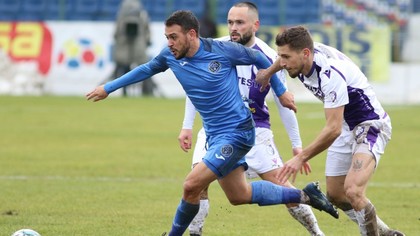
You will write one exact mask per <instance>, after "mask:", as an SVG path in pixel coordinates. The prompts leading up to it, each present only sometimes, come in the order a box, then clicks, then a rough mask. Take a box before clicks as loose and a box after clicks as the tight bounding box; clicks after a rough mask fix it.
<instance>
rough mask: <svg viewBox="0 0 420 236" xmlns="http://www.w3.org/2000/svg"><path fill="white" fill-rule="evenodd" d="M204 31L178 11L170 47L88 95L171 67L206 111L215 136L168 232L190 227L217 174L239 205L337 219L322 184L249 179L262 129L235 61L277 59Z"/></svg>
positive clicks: (95, 96)
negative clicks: (303, 207) (294, 208)
mask: <svg viewBox="0 0 420 236" xmlns="http://www.w3.org/2000/svg"><path fill="white" fill-rule="evenodd" d="M198 32H199V23H198V20H197V18H196V17H195V16H194V14H193V13H192V12H190V11H184V10H180V11H176V12H174V13H173V14H172V15H171V16H169V17H168V19H167V20H166V21H165V36H166V38H167V41H168V47H167V48H164V49H163V50H162V51H161V52H160V53H159V55H157V56H156V57H155V58H154V59H152V60H151V61H149V62H147V63H145V64H143V65H140V66H138V67H136V68H134V69H133V70H131V71H130V72H128V73H126V74H124V75H123V76H121V77H119V78H117V79H115V80H113V81H110V82H108V83H106V84H105V85H101V86H98V87H97V88H95V89H94V90H93V91H92V92H89V93H88V94H86V98H87V99H88V100H93V101H95V102H96V101H99V100H103V99H105V98H107V96H108V95H109V94H110V93H111V92H114V91H115V90H117V89H119V88H122V87H124V86H127V85H130V84H133V83H137V82H140V81H143V80H145V79H147V78H150V77H152V76H153V75H154V74H156V73H159V72H163V71H165V70H167V69H169V68H170V69H171V70H172V71H173V72H174V74H175V76H176V78H177V80H178V81H179V82H180V84H181V85H182V87H183V89H184V90H185V92H186V94H187V96H188V97H189V99H190V100H191V102H192V103H193V105H194V106H195V108H196V110H197V111H198V112H199V113H200V115H201V118H202V121H203V126H204V129H205V131H206V135H207V137H208V138H207V142H208V150H207V154H206V156H205V157H204V159H203V161H202V162H200V163H199V164H198V165H197V166H196V167H195V168H194V169H192V170H191V172H190V173H189V174H188V175H187V177H186V179H185V181H184V185H183V196H182V199H181V202H180V204H179V205H178V208H177V210H176V213H175V217H174V219H173V223H172V228H171V231H170V232H169V235H170V236H176V235H182V234H183V233H184V232H185V230H186V229H187V227H188V225H189V224H190V222H191V221H192V220H193V218H194V216H195V215H196V214H197V212H198V210H199V207H200V205H199V201H200V193H201V191H202V190H203V189H204V188H205V187H206V186H208V185H209V184H210V183H211V182H213V181H215V180H218V182H219V184H220V186H221V188H222V189H223V191H224V192H225V194H226V196H227V198H228V199H229V201H230V203H231V204H233V205H240V204H254V203H256V204H258V205H260V206H266V205H276V204H287V203H303V204H308V205H311V206H312V207H314V208H316V209H318V210H322V211H326V212H327V213H329V214H330V215H332V216H333V217H335V218H338V211H337V210H336V209H335V207H334V206H333V205H332V204H331V203H330V202H329V201H328V200H327V198H326V196H325V195H324V194H323V193H322V192H321V191H320V190H319V187H318V186H317V185H316V184H315V183H310V184H308V185H307V186H306V187H305V188H304V189H303V190H299V189H294V188H288V187H282V186H279V185H275V184H273V183H271V182H269V181H264V180H261V181H255V182H251V183H248V182H247V181H246V179H245V175H244V171H245V169H246V168H247V164H246V162H245V158H244V156H245V154H246V153H247V152H248V151H249V150H250V149H251V147H252V146H253V145H254V141H255V129H254V122H253V120H252V116H251V113H250V111H249V109H248V108H247V107H246V106H245V105H244V103H243V102H242V98H241V96H240V93H239V89H238V81H237V74H236V66H237V65H251V64H254V65H255V66H256V67H257V68H262V69H264V68H267V67H269V66H270V62H269V61H268V59H267V58H266V57H265V56H264V55H263V54H262V53H261V52H259V51H257V50H253V49H250V48H247V47H244V46H242V45H240V44H237V43H232V42H221V41H213V40H212V39H203V38H200V37H199V35H198ZM273 77H276V76H273ZM278 81H279V80H278V78H276V79H273V81H272V84H271V85H272V88H273V89H274V91H275V93H276V95H277V96H280V98H279V99H280V100H281V103H282V105H283V106H286V107H289V108H291V109H294V110H295V109H296V107H295V106H294V102H293V95H291V94H290V93H288V92H286V89H285V87H284V86H283V84H282V83H281V82H278Z"/></svg>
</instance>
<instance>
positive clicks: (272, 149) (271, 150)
mask: <svg viewBox="0 0 420 236" xmlns="http://www.w3.org/2000/svg"><path fill="white" fill-rule="evenodd" d="M255 134H256V137H255V145H254V146H253V147H252V149H251V150H250V151H249V152H248V153H247V154H246V155H245V159H246V163H247V164H248V170H247V171H246V172H245V173H246V176H247V178H256V177H258V174H264V173H267V172H269V171H271V170H274V169H277V168H280V167H282V166H283V161H282V159H281V157H280V155H279V152H278V151H277V148H276V146H275V144H274V139H273V132H272V131H271V130H270V129H267V128H256V129H255ZM205 154H206V134H205V132H204V129H203V128H201V130H200V131H199V132H198V134H197V142H196V144H195V147H194V154H193V160H192V164H193V166H194V165H195V164H197V163H198V162H200V161H201V160H202V159H203V157H204V155H205Z"/></svg>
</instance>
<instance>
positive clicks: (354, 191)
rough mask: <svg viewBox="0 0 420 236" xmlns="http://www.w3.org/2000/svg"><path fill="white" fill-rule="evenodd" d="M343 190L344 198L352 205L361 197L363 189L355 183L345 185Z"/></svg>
mask: <svg viewBox="0 0 420 236" xmlns="http://www.w3.org/2000/svg"><path fill="white" fill-rule="evenodd" d="M344 192H345V195H346V198H347V199H348V200H349V201H350V203H351V204H352V205H354V204H357V202H358V201H360V199H361V198H362V197H363V191H362V189H361V188H359V187H357V186H356V185H348V186H345V188H344Z"/></svg>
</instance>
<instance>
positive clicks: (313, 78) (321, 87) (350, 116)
mask: <svg viewBox="0 0 420 236" xmlns="http://www.w3.org/2000/svg"><path fill="white" fill-rule="evenodd" d="M313 60H314V63H313V65H312V69H311V71H310V72H309V74H308V75H302V74H300V75H299V76H298V78H299V79H300V81H301V82H302V83H303V84H304V85H305V87H306V88H307V89H308V90H309V91H311V92H312V93H313V94H314V95H315V96H316V97H317V98H319V99H320V100H321V101H322V102H323V103H324V108H335V107H339V106H345V108H344V121H345V125H348V127H349V129H350V130H353V128H354V127H355V126H356V125H357V124H360V123H361V122H364V121H367V120H379V119H382V118H384V117H385V116H386V112H385V111H384V109H383V107H382V105H381V104H380V103H379V101H378V100H377V98H376V95H375V93H374V91H373V89H372V86H371V85H370V84H369V82H368V80H367V78H366V76H365V75H364V74H363V73H362V71H361V70H360V69H359V67H358V66H356V65H355V64H354V63H353V62H352V61H351V60H350V59H349V58H348V57H347V56H346V55H344V54H343V53H342V52H340V51H338V50H337V49H335V48H333V47H330V46H327V45H324V44H321V43H314V59H313Z"/></svg>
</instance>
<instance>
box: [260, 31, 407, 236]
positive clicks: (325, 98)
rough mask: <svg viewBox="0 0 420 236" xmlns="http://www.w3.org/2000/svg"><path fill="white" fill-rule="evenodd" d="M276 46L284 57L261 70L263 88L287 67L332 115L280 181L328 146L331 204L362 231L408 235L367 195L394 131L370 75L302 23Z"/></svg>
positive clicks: (327, 114) (284, 170)
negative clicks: (386, 218)
mask: <svg viewBox="0 0 420 236" xmlns="http://www.w3.org/2000/svg"><path fill="white" fill-rule="evenodd" d="M276 45H277V50H278V55H279V58H278V59H277V61H276V62H275V63H274V64H273V65H272V66H271V67H270V68H268V69H267V70H265V71H261V72H259V74H258V78H257V80H258V81H259V82H260V83H261V84H262V88H264V86H265V85H267V83H268V82H269V81H270V78H269V77H268V76H269V75H270V74H273V73H274V72H275V71H277V70H279V69H286V70H287V71H288V73H289V75H290V77H292V78H298V79H299V80H300V81H301V82H302V83H303V84H304V86H305V87H306V88H307V89H308V90H309V91H311V92H312V93H313V94H314V95H315V96H316V97H317V98H319V99H320V100H321V101H322V102H323V103H324V112H325V118H326V124H325V127H324V128H323V129H322V131H321V133H320V134H319V135H318V137H316V138H315V140H314V141H313V142H312V143H311V144H309V146H307V147H306V148H304V149H303V150H302V152H300V153H299V154H297V155H295V156H294V157H293V158H292V159H291V160H289V161H287V162H286V163H285V164H284V167H283V168H282V170H281V172H280V175H279V176H278V177H279V180H280V182H285V181H287V180H288V179H289V177H291V176H292V179H293V180H294V179H295V178H296V173H297V171H299V170H300V168H301V166H302V164H303V163H305V162H307V161H308V160H310V159H311V158H313V157H314V156H316V155H317V154H319V153H321V152H322V151H324V150H326V149H328V152H327V160H326V168H325V169H326V170H325V175H326V181H327V194H328V197H329V199H330V200H331V202H333V203H334V204H335V205H336V206H337V207H338V208H340V209H342V210H343V211H344V212H345V213H346V214H347V215H348V216H349V217H350V218H351V219H352V220H353V221H355V222H357V223H358V225H359V230H360V233H361V235H403V234H402V233H401V232H399V231H396V230H392V229H389V227H388V226H387V225H386V224H384V223H383V222H382V221H381V220H380V219H379V218H378V217H377V216H376V211H375V207H374V206H373V204H372V203H371V202H370V201H369V199H368V198H367V196H366V189H367V186H368V182H369V180H370V178H371V177H372V175H373V173H374V171H375V170H376V168H377V166H378V164H379V161H380V158H381V155H382V154H383V153H384V150H385V146H386V145H387V143H388V141H389V140H390V139H391V129H392V127H391V120H390V117H389V116H388V114H387V113H386V112H385V110H384V109H383V107H382V106H381V104H380V103H379V101H378V100H377V98H376V95H375V93H374V91H373V89H372V86H371V85H370V84H369V82H368V80H367V78H366V76H365V75H364V74H363V73H362V71H361V70H360V69H359V68H358V67H357V66H356V65H355V64H354V63H353V62H352V61H351V60H350V59H349V58H348V57H347V56H345V55H344V54H343V53H342V52H340V51H338V50H337V49H335V48H332V47H330V46H327V45H324V44H321V43H314V42H313V40H312V37H311V35H310V33H309V32H308V30H307V29H306V28H304V27H302V26H297V27H292V28H289V29H287V30H285V31H284V32H283V33H281V34H279V35H277V37H276Z"/></svg>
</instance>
